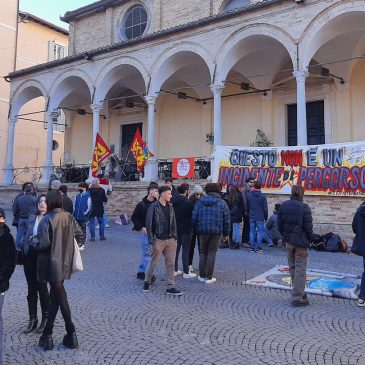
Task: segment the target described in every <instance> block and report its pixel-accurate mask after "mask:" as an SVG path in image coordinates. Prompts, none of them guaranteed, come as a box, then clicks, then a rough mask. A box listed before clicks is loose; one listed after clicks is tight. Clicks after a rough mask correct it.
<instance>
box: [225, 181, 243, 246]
mask: <svg viewBox="0 0 365 365" xmlns="http://www.w3.org/2000/svg"><path fill="white" fill-rule="evenodd" d="M227 202H228V207H229V213H230V216H231V227H232V243H231V248H233V249H239V248H240V241H241V232H240V225H241V222H242V217H243V215H244V207H243V197H242V194H241V192H240V191H239V189H238V187H237V186H232V187H231V189H230V191H229V194H228V199H227Z"/></svg>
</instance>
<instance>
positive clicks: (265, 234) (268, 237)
mask: <svg viewBox="0 0 365 365" xmlns="http://www.w3.org/2000/svg"><path fill="white" fill-rule="evenodd" d="M263 238H264V240H265V241H266V242H267V243H268V244H272V243H274V242H273V240H272V238H271V234H270V232H269V230H268V229H267V228H266V227H264V232H263Z"/></svg>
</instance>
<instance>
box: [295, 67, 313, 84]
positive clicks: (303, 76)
mask: <svg viewBox="0 0 365 365" xmlns="http://www.w3.org/2000/svg"><path fill="white" fill-rule="evenodd" d="M293 76H294V77H295V78H296V79H297V81H299V82H300V81H302V82H304V81H305V79H306V78H307V77H308V76H309V72H308V71H302V70H297V71H294V72H293Z"/></svg>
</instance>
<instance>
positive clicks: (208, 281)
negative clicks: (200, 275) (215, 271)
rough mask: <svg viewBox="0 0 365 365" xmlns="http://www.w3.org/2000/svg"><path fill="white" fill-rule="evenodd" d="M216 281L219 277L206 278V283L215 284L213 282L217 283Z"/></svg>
mask: <svg viewBox="0 0 365 365" xmlns="http://www.w3.org/2000/svg"><path fill="white" fill-rule="evenodd" d="M216 281H217V279H216V278H211V279H207V280H205V284H213V283H215V282H216Z"/></svg>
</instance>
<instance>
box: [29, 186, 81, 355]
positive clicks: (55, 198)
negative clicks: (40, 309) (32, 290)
mask: <svg viewBox="0 0 365 365" xmlns="http://www.w3.org/2000/svg"><path fill="white" fill-rule="evenodd" d="M81 235H82V231H81V229H80V227H79V226H78V224H77V223H76V221H75V219H74V218H73V217H72V215H71V214H69V213H67V212H65V211H64V210H62V195H61V192H60V191H58V190H52V191H50V192H49V193H48V194H47V214H46V215H45V216H44V218H43V219H42V221H41V222H40V223H39V227H38V240H36V241H35V242H34V243H33V247H34V248H35V249H36V250H37V251H39V256H38V270H37V275H38V280H39V281H41V282H48V283H49V284H50V286H51V290H50V305H49V314H48V320H47V323H46V326H45V328H44V330H43V333H42V336H41V337H40V339H39V346H41V347H42V348H43V349H44V350H45V351H47V350H52V349H53V339H52V334H53V325H54V322H55V319H56V316H57V312H58V308H60V309H61V313H62V317H63V320H64V321H65V327H66V332H67V334H66V336H65V337H64V338H63V345H64V346H66V347H68V348H71V349H75V348H77V347H78V341H77V337H76V330H75V325H74V324H73V322H72V319H71V310H70V306H69V304H68V300H67V293H66V290H65V287H64V281H65V280H68V279H70V278H71V274H72V262H73V257H74V251H75V242H74V240H75V236H77V237H79V236H81Z"/></svg>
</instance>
